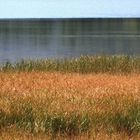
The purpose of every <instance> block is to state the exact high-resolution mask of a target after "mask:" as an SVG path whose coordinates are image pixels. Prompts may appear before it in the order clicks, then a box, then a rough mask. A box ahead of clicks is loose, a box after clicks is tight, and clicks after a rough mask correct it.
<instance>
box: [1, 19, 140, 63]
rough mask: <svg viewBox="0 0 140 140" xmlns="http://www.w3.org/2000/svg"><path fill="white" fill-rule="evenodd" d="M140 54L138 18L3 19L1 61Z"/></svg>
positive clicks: (139, 21)
mask: <svg viewBox="0 0 140 140" xmlns="http://www.w3.org/2000/svg"><path fill="white" fill-rule="evenodd" d="M100 54H109V55H110V54H111V55H114V54H127V55H139V54H140V20H139V19H71V20H68V19H65V20H64V19H63V20H62V19H61V20H58V19H57V20H44V21H43V20H36V21H32V20H23V21H15V20H9V21H8V20H7V21H0V62H4V61H5V60H10V61H16V60H20V59H21V58H32V59H33V58H46V57H47V58H54V57H55V58H59V57H78V56H80V55H100Z"/></svg>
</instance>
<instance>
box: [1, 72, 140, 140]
mask: <svg viewBox="0 0 140 140" xmlns="http://www.w3.org/2000/svg"><path fill="white" fill-rule="evenodd" d="M0 137H2V138H3V139H4V138H7V139H11V137H13V138H14V137H15V139H16V138H17V139H21V138H23V139H79V140H82V139H84V140H86V139H89V140H90V139H103V138H104V139H130V138H131V139H139V138H140V75H139V74H138V73H132V74H129V75H120V74H116V75H112V74H111V75H110V74H107V73H104V74H80V73H62V72H43V71H32V72H25V71H24V72H18V71H17V72H15V71H14V72H0Z"/></svg>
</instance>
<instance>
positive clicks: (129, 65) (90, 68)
mask: <svg viewBox="0 0 140 140" xmlns="http://www.w3.org/2000/svg"><path fill="white" fill-rule="evenodd" d="M1 71H28V72H29V71H51V72H53V71H60V72H78V73H106V72H107V73H139V72H140V57H134V56H93V57H92V56H81V57H79V58H71V59H46V60H44V59H42V60H41V59H38V60H21V61H19V62H17V63H14V64H12V63H10V62H9V61H7V62H5V63H4V64H3V65H1Z"/></svg>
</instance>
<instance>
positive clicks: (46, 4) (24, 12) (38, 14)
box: [0, 0, 140, 18]
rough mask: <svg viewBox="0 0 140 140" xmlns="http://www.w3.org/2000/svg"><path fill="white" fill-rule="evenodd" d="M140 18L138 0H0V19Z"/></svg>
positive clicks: (139, 0)
mask: <svg viewBox="0 0 140 140" xmlns="http://www.w3.org/2000/svg"><path fill="white" fill-rule="evenodd" d="M77 17H78V18H80V17H140V0H0V18H77Z"/></svg>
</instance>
